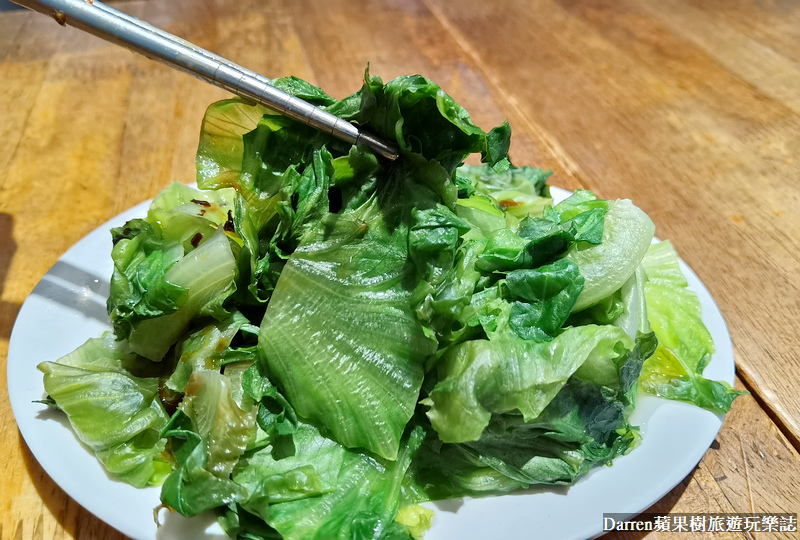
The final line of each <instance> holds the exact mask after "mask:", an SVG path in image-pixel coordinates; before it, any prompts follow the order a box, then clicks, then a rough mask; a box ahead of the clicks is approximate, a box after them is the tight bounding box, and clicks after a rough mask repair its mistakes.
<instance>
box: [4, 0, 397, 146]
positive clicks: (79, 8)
mask: <svg viewBox="0 0 800 540" xmlns="http://www.w3.org/2000/svg"><path fill="white" fill-rule="evenodd" d="M12 1H13V2H15V3H17V4H19V5H21V6H24V7H27V8H29V9H32V10H34V11H38V12H40V13H44V14H45V15H49V16H51V17H53V18H54V19H55V20H56V21H57V22H58V23H59V24H61V25H65V26H66V25H69V26H73V27H75V28H78V29H79V30H83V31H85V32H88V33H90V34H93V35H95V36H97V37H100V38H102V39H104V40H106V41H109V42H111V43H115V44H117V45H121V46H123V47H125V48H128V49H130V50H132V51H134V52H137V53H139V54H142V55H144V56H146V57H148V58H150V59H153V60H156V61H159V62H161V63H164V64H167V65H168V66H171V67H173V68H175V69H178V70H180V71H183V72H185V73H188V74H190V75H192V76H194V77H197V78H199V79H201V80H204V81H206V82H209V83H211V84H213V85H215V86H219V87H222V88H225V89H226V90H228V91H230V92H232V93H234V94H236V95H238V96H240V97H243V98H245V99H249V100H252V101H255V102H256V103H260V104H261V105H264V106H265V107H268V108H270V109H272V110H274V111H276V112H279V113H281V114H284V115H286V116H288V117H289V118H292V119H294V120H297V121H298V122H301V123H303V124H306V125H309V126H311V127H314V128H316V129H318V130H320V131H323V132H325V133H329V134H331V135H333V136H334V137H337V138H339V139H342V140H343V141H345V142H348V143H351V144H356V143H359V142H361V143H363V144H365V145H367V146H368V147H369V148H370V149H372V150H373V151H375V152H377V153H378V154H379V155H381V156H383V157H385V158H387V159H389V160H395V159H397V157H398V151H397V149H396V148H395V147H394V146H392V145H390V144H388V143H386V142H384V141H382V140H381V139H379V138H377V137H375V136H374V135H371V134H369V133H367V132H363V131H361V130H360V129H359V128H358V127H357V126H355V125H353V124H351V123H350V122H347V121H346V120H342V119H341V118H339V117H337V116H334V115H332V114H330V113H329V112H326V111H324V110H322V109H320V108H318V107H316V106H314V105H312V104H310V103H308V102H306V101H304V100H302V99H300V98H297V97H294V96H292V95H289V94H287V93H286V92H283V91H281V90H278V89H277V88H275V87H274V86H272V85H270V81H269V79H267V78H266V77H264V76H263V75H259V74H258V73H255V72H253V71H251V70H249V69H246V68H243V67H242V66H240V65H238V64H235V63H234V62H231V61H230V60H227V59H225V58H223V57H221V56H218V55H216V54H214V53H212V52H210V51H207V50H205V49H202V48H200V47H198V46H196V45H193V44H192V43H189V42H188V41H186V40H183V39H181V38H178V37H177V36H174V35H172V34H170V33H168V32H165V31H163V30H160V29H158V28H156V27H154V26H151V25H149V24H147V23H145V22H143V21H140V20H139V19H137V18H135V17H132V16H130V15H127V14H125V13H122V12H120V11H117V10H115V9H113V8H111V7H108V6H106V5H104V4H102V3H100V2H99V1H97V0H12Z"/></svg>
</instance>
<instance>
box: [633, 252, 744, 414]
mask: <svg viewBox="0 0 800 540" xmlns="http://www.w3.org/2000/svg"><path fill="white" fill-rule="evenodd" d="M642 266H643V268H644V270H645V272H646V274H647V283H645V285H644V294H645V297H646V299H647V318H648V320H649V321H650V324H651V326H652V328H653V332H655V335H656V336H657V337H658V342H659V346H658V349H656V351H655V354H654V355H653V357H652V358H651V359H650V360H648V361H647V362H645V363H644V367H643V371H642V376H641V379H640V381H639V386H640V387H641V389H642V390H643V391H645V392H647V393H649V394H653V395H656V396H660V397H664V398H667V399H674V400H678V401H686V402H689V403H694V404H695V405H697V406H699V407H703V408H704V409H708V410H710V411H713V412H716V413H725V412H727V411H729V410H730V408H731V404H732V403H733V400H734V399H736V397H737V396H740V395H742V394H746V393H747V392H742V391H739V390H735V389H733V388H732V387H731V386H730V385H729V384H728V383H727V382H724V381H712V380H708V379H706V378H704V377H703V376H702V375H703V370H704V369H705V367H706V366H707V365H708V363H709V362H710V361H711V355H712V354H713V353H714V343H713V341H712V339H711V334H710V333H709V332H708V329H707V328H706V327H705V325H704V324H703V321H702V318H701V308H700V301H699V300H698V299H697V296H696V295H695V294H694V293H693V292H692V291H690V290H689V289H688V288H687V287H688V284H687V282H686V278H684V276H683V274H682V273H681V270H680V266H679V265H678V255H677V253H675V249H674V248H673V247H672V244H670V243H669V242H661V243H659V244H655V245H653V246H652V247H651V248H650V249H649V250H648V252H647V255H646V256H645V258H644V260H643V261H642Z"/></svg>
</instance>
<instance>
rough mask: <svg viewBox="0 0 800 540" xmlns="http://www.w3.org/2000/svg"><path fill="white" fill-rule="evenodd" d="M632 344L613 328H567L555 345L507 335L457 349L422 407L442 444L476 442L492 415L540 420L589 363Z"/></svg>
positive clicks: (624, 350)
mask: <svg viewBox="0 0 800 540" xmlns="http://www.w3.org/2000/svg"><path fill="white" fill-rule="evenodd" d="M632 348H633V342H632V340H631V339H630V338H629V337H628V335H627V334H625V332H624V331H622V330H621V329H619V328H616V327H614V326H582V327H577V328H568V329H566V330H565V331H564V332H563V333H561V334H560V335H559V336H558V337H556V338H555V339H553V340H552V341H550V342H544V343H537V342H533V341H526V340H522V339H518V338H513V337H508V336H502V337H500V338H497V339H490V340H472V341H467V342H465V343H462V344H459V345H457V346H455V347H453V348H452V349H451V350H450V351H449V352H448V353H447V354H446V355H445V357H444V359H443V361H442V362H441V363H440V364H439V365H438V368H437V369H438V371H439V382H438V383H437V384H436V386H435V387H434V389H433V391H432V392H431V393H430V396H429V398H427V399H425V400H424V401H423V403H424V404H425V405H427V406H429V407H430V409H429V410H428V412H427V416H428V418H429V419H430V421H431V425H432V426H433V428H434V429H435V430H436V432H437V433H438V435H439V438H440V439H441V440H442V441H443V442H467V441H475V440H478V439H479V438H480V437H481V434H482V433H483V431H484V429H486V427H487V426H488V425H489V423H490V420H491V418H492V415H493V414H501V413H507V412H510V411H515V410H516V411H519V412H520V413H521V414H522V416H523V418H524V419H525V420H526V421H527V420H531V419H533V418H535V417H536V416H538V415H539V414H540V413H541V412H542V411H543V410H544V409H545V407H547V405H548V404H549V403H550V401H552V400H553V398H554V397H555V396H556V395H557V394H558V393H559V391H560V390H561V389H562V388H563V387H564V385H565V384H566V383H567V380H568V379H569V378H570V377H571V376H572V375H573V374H574V373H575V372H576V371H577V370H578V369H579V368H580V367H581V366H582V365H584V364H586V363H590V364H591V363H594V362H597V363H600V362H603V361H606V359H615V358H618V357H620V356H625V355H626V354H627V352H628V351H629V350H631V349H632Z"/></svg>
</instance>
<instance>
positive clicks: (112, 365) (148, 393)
mask: <svg viewBox="0 0 800 540" xmlns="http://www.w3.org/2000/svg"><path fill="white" fill-rule="evenodd" d="M37 368H38V369H39V371H41V372H42V373H44V389H45V391H46V392H47V393H48V395H49V396H50V398H52V399H53V400H55V402H56V403H57V404H58V407H59V409H61V410H62V411H64V412H65V413H66V415H67V418H69V422H70V424H71V425H72V428H73V430H74V431H75V435H76V436H77V437H78V439H79V440H80V441H81V442H82V443H84V444H85V445H87V446H88V447H89V448H91V449H92V450H93V451H94V453H95V455H96V456H97V458H98V459H99V460H100V462H102V463H103V465H104V466H105V467H106V469H107V470H108V472H109V473H111V474H113V475H115V476H117V477H119V478H120V479H122V480H125V481H126V482H128V483H130V484H132V485H134V486H136V487H144V486H147V485H153V484H159V483H161V481H162V480H163V479H164V477H165V476H166V474H167V473H168V472H169V470H170V466H169V464H168V463H167V462H165V461H164V460H163V459H162V458H161V457H160V454H161V452H163V450H164V442H163V441H161V437H160V431H161V429H162V428H163V427H164V426H165V425H166V424H167V420H168V417H167V414H166V412H165V411H164V408H163V407H162V406H161V403H160V401H159V396H158V385H159V378H158V371H157V368H154V367H153V366H151V365H149V363H148V362H146V361H143V360H142V359H140V358H137V357H136V355H134V354H131V353H129V352H127V350H126V347H125V343H124V342H122V341H117V340H116V339H115V338H114V335H113V334H110V333H108V334H106V335H105V336H104V337H102V338H94V339H90V340H88V341H87V342H86V343H84V344H83V345H81V346H80V347H79V348H78V349H76V350H75V351H73V352H71V353H70V354H68V355H66V356H64V357H63V358H60V359H59V360H58V361H57V362H42V363H41V364H39V365H38V366H37ZM132 371H133V372H137V373H140V375H141V376H136V375H133V374H132V373H131V372H132Z"/></svg>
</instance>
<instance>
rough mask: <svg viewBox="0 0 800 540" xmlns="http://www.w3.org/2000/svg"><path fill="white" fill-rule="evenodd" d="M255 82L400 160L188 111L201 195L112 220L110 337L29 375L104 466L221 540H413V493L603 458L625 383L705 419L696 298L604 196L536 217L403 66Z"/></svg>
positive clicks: (276, 123)
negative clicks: (323, 84)
mask: <svg viewBox="0 0 800 540" xmlns="http://www.w3.org/2000/svg"><path fill="white" fill-rule="evenodd" d="M273 84H274V85H275V86H276V87H278V88H281V89H283V90H285V91H287V92H289V93H291V94H294V95H296V96H298V97H300V98H302V99H305V100H307V101H309V102H311V103H313V104H315V105H317V106H319V107H322V108H324V109H325V110H327V111H328V112H331V113H332V114H335V115H337V116H339V117H340V118H341V119H343V120H344V121H352V122H356V123H358V124H359V125H360V126H361V127H362V128H363V129H365V130H367V131H370V132H371V133H374V134H377V135H379V136H381V137H384V138H386V139H387V140H390V141H392V142H395V143H396V144H397V145H398V147H399V148H400V154H401V155H400V157H399V159H398V160H397V161H395V162H393V163H387V162H384V161H382V160H381V159H379V158H378V157H377V156H375V155H374V154H373V153H372V152H371V151H370V150H369V149H368V148H366V147H364V146H361V145H357V146H354V145H350V144H348V143H345V142H343V141H341V140H338V139H335V138H333V137H332V136H331V135H330V134H327V133H323V132H320V131H317V130H315V129H313V128H310V127H308V126H305V125H301V124H298V123H297V122H295V121H294V120H291V119H290V118H287V117H283V116H280V115H278V114H275V113H272V112H270V111H267V110H266V109H264V108H262V107H260V106H257V105H251V104H248V103H245V102H243V101H241V100H238V99H231V100H225V101H221V102H218V103H215V104H213V105H211V106H210V107H209V108H208V110H207V111H206V115H205V118H204V120H203V125H202V129H201V134H200V142H199V146H198V151H197V160H196V164H197V183H198V186H199V187H200V190H197V189H194V188H190V187H187V186H184V185H181V184H173V185H171V186H169V187H167V188H166V189H165V190H164V191H163V192H162V193H161V194H160V195H158V197H156V199H155V200H154V201H153V203H152V204H151V207H150V209H149V211H148V213H147V215H146V216H145V217H144V218H141V219H134V220H131V221H129V222H128V223H126V224H125V225H124V226H122V227H118V228H115V229H114V230H112V238H113V242H114V247H113V251H112V258H113V260H114V274H113V276H112V280H111V292H110V295H109V299H108V310H109V313H110V316H111V321H112V323H113V327H114V333H113V334H108V335H106V336H105V337H103V338H101V339H94V340H89V341H88V342H87V343H86V344H85V345H83V346H82V347H80V348H79V349H78V350H76V351H75V352H73V353H71V354H70V355H67V356H65V357H64V358H62V359H60V360H59V361H58V362H55V363H51V362H45V363H42V364H40V365H39V369H40V370H41V371H42V372H43V373H44V386H45V390H46V391H47V393H48V394H49V396H47V398H45V399H44V400H42V402H43V403H45V404H46V405H47V406H49V407H52V408H54V409H56V410H61V411H63V412H64V413H66V415H67V416H68V418H69V420H70V422H71V424H72V426H73V428H74V430H75V433H76V435H77V436H78V438H79V439H80V440H81V441H82V442H84V443H85V444H87V445H88V446H89V447H90V448H91V449H92V450H93V451H94V452H95V454H96V455H97V457H98V459H99V460H100V461H101V462H102V463H103V464H104V465H105V467H106V468H107V469H108V471H109V472H110V473H111V474H113V475H115V476H116V477H119V478H121V479H122V480H124V481H126V482H129V483H131V484H133V485H136V486H146V485H154V484H159V483H161V482H162V481H163V486H162V490H161V500H162V502H163V504H164V505H166V506H167V507H169V508H171V509H173V510H175V511H177V512H179V513H181V514H183V515H185V516H194V515H197V514H199V513H202V512H205V511H208V510H213V511H215V512H216V514H217V516H218V519H219V523H220V525H221V526H222V528H223V529H224V530H225V531H226V532H227V534H228V535H229V536H231V537H232V538H235V539H240V540H255V539H279V538H286V539H298V540H299V539H320V540H321V539H328V538H339V539H342V540H344V539H348V540H349V539H354V538H358V539H374V540H378V539H381V540H411V539H412V538H413V539H415V540H419V539H421V538H422V536H423V534H424V532H425V530H426V529H427V528H429V527H430V525H431V515H432V512H431V511H430V510H428V509H426V508H424V507H422V506H419V503H422V502H426V501H431V500H435V499H441V498H447V497H461V496H468V495H469V496H481V495H487V494H492V493H507V492H511V491H514V490H519V489H524V488H527V487H529V486H531V485H561V484H570V483H572V482H574V481H575V480H576V479H578V478H579V477H580V476H581V475H583V474H585V473H587V472H588V471H589V470H590V469H591V468H592V467H595V466H599V465H611V464H612V462H613V460H615V459H616V458H617V457H619V456H621V455H624V454H625V453H627V452H629V451H631V450H632V449H633V448H635V447H636V445H637V444H638V442H639V440H640V435H639V432H638V428H637V427H636V426H633V425H631V424H630V421H629V419H630V418H631V413H632V412H633V410H634V407H635V405H636V400H637V394H638V392H639V390H640V389H641V390H642V391H644V392H648V393H653V394H656V395H660V396H664V397H668V398H670V399H678V400H683V401H689V402H692V403H695V404H697V405H700V406H701V407H705V408H707V409H710V410H712V411H714V412H725V411H727V410H728V409H729V408H730V406H731V403H732V401H733V399H734V398H735V397H736V396H737V395H739V394H740V392H738V391H735V390H733V389H732V388H730V386H729V385H728V384H727V383H724V382H716V381H710V380H707V379H705V378H703V376H702V374H703V370H704V368H705V367H706V365H708V363H709V361H710V359H711V355H712V354H713V350H714V349H713V343H712V340H711V336H710V334H709V332H708V330H707V329H706V328H705V326H704V325H703V323H702V318H701V313H700V304H699V302H698V300H697V297H696V296H695V295H694V293H692V292H691V291H690V290H689V289H688V288H687V284H686V281H685V279H684V277H683V275H682V273H681V271H680V267H679V266H678V262H677V256H676V254H675V253H674V251H673V250H672V248H671V246H669V244H666V243H662V244H657V245H656V246H653V247H650V244H651V241H652V239H653V234H654V226H653V223H652V222H651V221H650V219H649V218H648V217H647V216H646V215H645V214H644V212H642V211H641V210H639V209H638V208H636V207H635V206H634V205H633V204H632V203H631V202H630V201H625V200H623V201H606V200H602V199H598V198H597V197H596V196H595V195H594V194H593V193H591V192H589V191H586V190H577V191H576V192H575V193H573V194H572V195H571V196H569V197H568V198H566V199H565V200H563V201H561V202H560V203H558V204H555V205H554V204H553V200H552V198H551V197H550V193H549V188H548V186H547V184H546V181H547V179H548V177H549V176H550V172H547V171H543V170H541V169H535V168H531V167H516V166H514V165H512V164H511V162H510V160H509V158H508V155H507V154H508V150H509V146H510V139H511V128H510V127H509V125H508V123H507V122H506V123H503V124H502V125H500V126H498V127H496V128H494V129H492V130H490V131H488V132H486V131H484V130H482V129H481V128H479V127H478V126H476V125H475V124H474V123H473V122H472V120H471V119H470V117H469V115H468V114H467V112H466V111H465V110H464V109H463V108H462V107H461V106H460V105H458V104H457V103H456V102H455V101H454V100H453V99H452V98H451V97H450V96H448V95H447V94H446V93H445V92H444V91H443V90H442V89H441V88H440V87H439V86H437V85H436V84H435V83H433V82H432V81H430V80H428V79H425V78H424V77H421V76H418V75H417V76H406V77H399V78H397V79H395V80H392V81H389V82H387V83H386V84H384V83H383V81H382V80H381V79H380V78H378V77H374V76H370V75H369V73H366V74H365V80H364V84H363V86H362V87H361V89H360V90H358V91H357V92H355V93H354V94H352V95H350V96H348V97H346V98H345V99H343V100H336V99H334V98H332V97H330V96H328V95H327V94H326V93H325V92H324V91H322V90H321V89H319V88H317V87H315V86H313V85H311V84H309V83H307V82H305V81H303V80H301V79H298V78H295V77H287V78H283V79H277V80H275V81H273ZM470 154H479V155H480V159H481V161H482V164H481V165H465V164H464V162H465V160H467V158H468V157H469V156H470ZM37 397H38V396H37Z"/></svg>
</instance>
